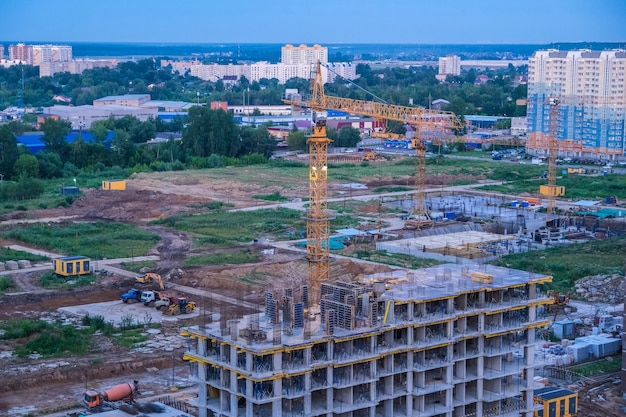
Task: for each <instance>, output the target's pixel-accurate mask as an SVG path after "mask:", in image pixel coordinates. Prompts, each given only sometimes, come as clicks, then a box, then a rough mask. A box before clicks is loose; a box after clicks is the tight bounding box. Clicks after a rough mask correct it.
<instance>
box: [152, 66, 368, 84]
mask: <svg viewBox="0 0 626 417" xmlns="http://www.w3.org/2000/svg"><path fill="white" fill-rule="evenodd" d="M167 66H171V68H172V71H178V72H179V73H180V74H184V73H186V72H187V71H189V74H190V75H192V76H194V77H198V78H200V79H203V80H207V81H213V82H215V81H217V80H219V79H223V78H224V77H225V76H235V77H237V79H238V78H240V77H241V76H244V77H246V78H247V79H248V80H249V81H260V80H261V79H262V78H267V79H272V78H275V79H277V80H278V83H279V84H285V83H286V82H287V80H289V79H291V78H294V77H299V78H304V79H309V78H311V74H312V71H313V70H314V67H313V65H312V64H283V63H280V64H270V63H268V62H257V63H254V64H240V65H233V64H229V65H219V64H201V63H200V62H198V61H168V60H163V61H161V67H162V68H163V67H167ZM328 66H329V67H330V68H331V69H332V70H333V71H335V73H336V74H339V75H340V76H341V77H343V78H346V79H348V80H354V79H356V78H357V74H356V66H355V65H352V64H351V63H345V62H340V63H330V64H328ZM335 73H333V72H332V71H328V69H327V68H326V67H324V66H323V67H322V77H323V78H324V82H332V81H334V79H335V77H336V74H335Z"/></svg>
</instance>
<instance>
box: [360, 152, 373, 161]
mask: <svg viewBox="0 0 626 417" xmlns="http://www.w3.org/2000/svg"><path fill="white" fill-rule="evenodd" d="M363 160H364V161H375V160H376V152H373V151H372V152H368V153H366V154H365V156H364V157H363Z"/></svg>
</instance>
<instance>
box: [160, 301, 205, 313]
mask: <svg viewBox="0 0 626 417" xmlns="http://www.w3.org/2000/svg"><path fill="white" fill-rule="evenodd" d="M172 301H174V300H172ZM197 308H198V306H197V305H196V303H195V302H194V301H187V299H186V298H179V299H178V302H173V303H172V304H171V305H170V307H169V308H168V309H167V310H164V311H163V313H164V314H166V315H168V316H177V315H179V314H180V313H185V314H190V313H193V312H194V311H196V309H197Z"/></svg>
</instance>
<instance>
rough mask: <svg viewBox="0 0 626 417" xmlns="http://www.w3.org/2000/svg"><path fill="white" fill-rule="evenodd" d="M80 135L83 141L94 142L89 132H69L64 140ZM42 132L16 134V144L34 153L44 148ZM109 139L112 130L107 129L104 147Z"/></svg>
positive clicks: (109, 141) (73, 139)
mask: <svg viewBox="0 0 626 417" xmlns="http://www.w3.org/2000/svg"><path fill="white" fill-rule="evenodd" d="M79 136H80V137H82V138H83V141H85V143H94V142H95V141H96V140H95V138H94V137H93V135H92V134H91V132H86V131H85V132H77V131H74V132H70V133H69V134H68V135H67V136H66V137H65V140H66V141H67V143H72V142H74V141H75V140H76V139H78V137H79ZM43 137H44V133H43V132H26V133H24V134H23V135H19V136H16V139H17V144H18V146H24V147H25V148H26V149H28V151H29V152H30V153H31V154H33V155H34V154H36V153H39V152H41V151H44V150H45V149H46V144H45V142H44V141H43ZM111 139H113V131H111V130H110V131H109V133H108V134H107V136H106V138H105V139H104V144H105V146H106V147H108V146H109V144H110V143H111Z"/></svg>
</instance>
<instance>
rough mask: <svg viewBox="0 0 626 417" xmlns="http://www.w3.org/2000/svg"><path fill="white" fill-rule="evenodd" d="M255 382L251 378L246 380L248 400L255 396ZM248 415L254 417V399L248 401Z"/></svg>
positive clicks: (247, 416)
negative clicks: (253, 390)
mask: <svg viewBox="0 0 626 417" xmlns="http://www.w3.org/2000/svg"><path fill="white" fill-rule="evenodd" d="M252 385H253V382H252V381H251V380H249V379H247V380H246V400H249V399H250V398H254V392H252ZM246 417H254V404H253V403H252V401H246Z"/></svg>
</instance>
